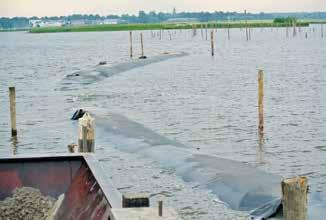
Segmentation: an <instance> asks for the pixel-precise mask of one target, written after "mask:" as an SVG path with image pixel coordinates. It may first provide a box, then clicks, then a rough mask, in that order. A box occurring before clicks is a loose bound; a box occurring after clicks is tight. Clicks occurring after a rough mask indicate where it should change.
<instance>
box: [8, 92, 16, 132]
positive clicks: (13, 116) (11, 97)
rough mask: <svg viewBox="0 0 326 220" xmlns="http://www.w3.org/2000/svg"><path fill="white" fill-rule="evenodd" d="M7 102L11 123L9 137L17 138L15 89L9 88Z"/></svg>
mask: <svg viewBox="0 0 326 220" xmlns="http://www.w3.org/2000/svg"><path fill="white" fill-rule="evenodd" d="M9 100H10V122H11V136H12V137H16V136H17V125H16V89H15V87H9Z"/></svg>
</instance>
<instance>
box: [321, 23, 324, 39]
mask: <svg viewBox="0 0 326 220" xmlns="http://www.w3.org/2000/svg"><path fill="white" fill-rule="evenodd" d="M321 38H324V24H321Z"/></svg>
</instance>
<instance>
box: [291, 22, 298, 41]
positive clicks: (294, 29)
mask: <svg viewBox="0 0 326 220" xmlns="http://www.w3.org/2000/svg"><path fill="white" fill-rule="evenodd" d="M292 25H293V37H295V36H296V35H297V29H296V24H295V22H294V21H293V24H292Z"/></svg>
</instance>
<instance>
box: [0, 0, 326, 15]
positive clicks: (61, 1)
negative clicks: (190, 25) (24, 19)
mask: <svg viewBox="0 0 326 220" xmlns="http://www.w3.org/2000/svg"><path fill="white" fill-rule="evenodd" d="M173 7H176V9H177V11H215V10H216V11H241V12H242V11H243V10H244V9H247V10H248V11H250V12H262V11H263V12H294V11H296V12H298V11H299V12H302V11H326V0H0V17H13V16H34V15H35V16H54V15H69V14H77V13H80V14H100V15H108V14H119V15H120V14H123V13H129V14H137V13H138V11H139V10H144V11H146V12H148V11H152V10H155V11H156V12H158V11H165V12H166V11H169V12H170V11H172V8H173Z"/></svg>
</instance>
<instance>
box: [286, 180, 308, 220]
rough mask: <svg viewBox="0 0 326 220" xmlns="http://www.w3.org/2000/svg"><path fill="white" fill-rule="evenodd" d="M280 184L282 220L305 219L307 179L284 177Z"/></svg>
mask: <svg viewBox="0 0 326 220" xmlns="http://www.w3.org/2000/svg"><path fill="white" fill-rule="evenodd" d="M281 186H282V203H283V216H284V220H307V193H308V179H307V178H306V177H294V178H291V179H285V180H283V181H282V184H281Z"/></svg>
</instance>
